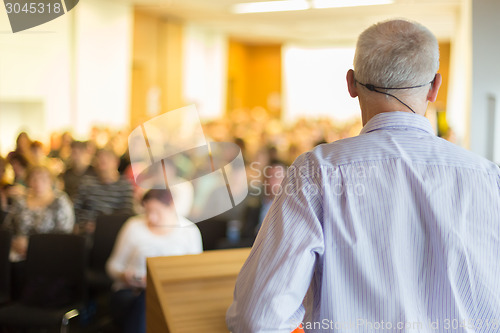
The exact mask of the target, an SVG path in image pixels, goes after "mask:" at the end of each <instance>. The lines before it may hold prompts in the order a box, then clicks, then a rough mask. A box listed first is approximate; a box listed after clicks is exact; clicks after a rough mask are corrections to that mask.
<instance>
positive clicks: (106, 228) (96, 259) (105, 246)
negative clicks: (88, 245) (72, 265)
mask: <svg viewBox="0 0 500 333" xmlns="http://www.w3.org/2000/svg"><path fill="white" fill-rule="evenodd" d="M129 218H130V215H126V214H113V215H100V216H98V217H97V219H96V222H95V223H96V225H95V232H94V244H93V245H92V249H91V250H90V256H89V267H90V268H91V269H92V270H98V271H102V272H104V271H105V266H106V261H107V260H108V258H109V256H110V255H111V251H113V246H114V245H115V240H116V236H117V235H118V232H119V231H120V229H121V227H122V226H123V224H124V223H125V221H127V220H128V219H129Z"/></svg>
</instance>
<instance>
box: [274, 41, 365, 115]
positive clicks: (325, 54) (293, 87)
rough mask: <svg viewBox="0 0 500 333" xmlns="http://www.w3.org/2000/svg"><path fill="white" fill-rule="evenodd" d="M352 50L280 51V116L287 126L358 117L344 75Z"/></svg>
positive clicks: (297, 48)
mask: <svg viewBox="0 0 500 333" xmlns="http://www.w3.org/2000/svg"><path fill="white" fill-rule="evenodd" d="M353 59H354V47H350V48H342V47H321V48H312V47H302V46H297V45H285V46H284V47H283V115H282V118H283V120H284V121H286V122H293V121H295V120H297V119H299V118H301V117H308V118H310V117H312V116H313V117H330V118H332V119H335V120H350V119H352V118H354V117H360V116H361V113H360V109H359V103H358V100H357V99H353V98H351V97H350V95H349V92H348V90H347V82H346V79H345V77H346V74H347V71H348V70H349V69H351V68H352V62H353Z"/></svg>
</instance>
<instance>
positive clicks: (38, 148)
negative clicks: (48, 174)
mask: <svg viewBox="0 0 500 333" xmlns="http://www.w3.org/2000/svg"><path fill="white" fill-rule="evenodd" d="M30 152H31V158H32V163H33V164H34V165H42V164H46V161H45V159H46V155H45V152H44V151H43V144H42V143H41V142H40V141H33V142H31V145H30Z"/></svg>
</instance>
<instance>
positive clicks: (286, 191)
mask: <svg viewBox="0 0 500 333" xmlns="http://www.w3.org/2000/svg"><path fill="white" fill-rule="evenodd" d="M438 67H439V52H438V44H437V41H436V38H435V37H434V36H433V35H432V33H431V32H430V31H428V30H427V29H426V28H425V27H423V26H421V25H420V24H417V23H413V22H409V21H404V20H393V21H387V22H383V23H379V24H376V25H374V26H372V27H370V28H368V29H367V30H366V31H364V32H363V33H362V34H361V35H360V37H359V40H358V44H357V48H356V55H355V59H354V70H349V71H348V73H347V86H348V90H349V93H350V95H351V96H352V97H358V100H359V104H360V108H361V115H362V120H363V126H364V127H363V129H362V130H361V133H360V135H358V136H356V137H352V138H348V139H344V140H339V141H336V142H333V143H330V144H323V145H320V146H318V147H316V148H315V149H313V150H312V151H310V152H307V153H305V154H303V155H301V156H300V157H299V158H298V159H297V160H296V161H295V162H294V164H293V165H292V166H291V167H290V168H289V170H288V173H287V177H286V178H285V179H284V180H283V183H282V188H283V191H281V194H280V195H278V196H277V197H276V199H275V200H274V202H273V204H272V206H271V208H270V210H269V213H268V214H267V216H266V218H265V220H264V222H263V224H262V227H261V229H260V231H259V234H258V236H257V239H256V241H255V243H254V246H253V248H252V252H251V254H250V256H249V258H248V259H247V261H246V263H245V264H244V266H243V268H242V270H241V272H240V274H239V276H238V279H237V282H236V287H235V292H234V301H233V304H232V305H231V307H230V308H229V309H228V311H227V316H226V322H227V325H228V327H229V329H230V330H232V331H233V332H238V333H241V332H251V333H256V332H291V331H293V330H294V329H295V328H296V327H301V328H302V329H304V330H305V331H306V332H348V331H352V332H376V331H377V332H378V331H384V332H449V331H453V332H476V331H481V332H493V331H495V332H496V331H498V330H499V329H500V285H499V283H498V277H499V276H500V260H498V256H499V255H500V171H499V168H498V167H497V166H496V165H495V164H493V163H491V162H490V161H488V160H486V159H483V158H481V157H479V156H476V155H474V154H472V153H470V152H468V151H466V150H464V149H462V148H460V147H458V146H456V145H453V144H452V143H449V142H447V141H445V140H443V139H441V138H438V137H436V136H435V135H434V133H433V129H432V127H431V125H430V123H429V121H428V120H427V119H426V118H425V117H424V116H423V115H424V114H425V111H426V108H427V104H428V102H433V101H435V99H436V96H437V93H438V90H439V86H440V84H441V76H440V74H437V73H436V72H437V70H438ZM299 330H300V329H299Z"/></svg>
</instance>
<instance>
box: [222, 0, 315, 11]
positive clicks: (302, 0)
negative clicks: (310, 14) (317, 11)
mask: <svg viewBox="0 0 500 333" xmlns="http://www.w3.org/2000/svg"><path fill="white" fill-rule="evenodd" d="M309 8H310V5H309V2H308V1H306V0H279V1H262V2H246V3H238V4H236V5H234V6H232V8H231V11H232V12H233V13H235V14H247V13H265V12H284V11H290V10H305V9H309Z"/></svg>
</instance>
